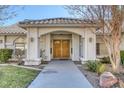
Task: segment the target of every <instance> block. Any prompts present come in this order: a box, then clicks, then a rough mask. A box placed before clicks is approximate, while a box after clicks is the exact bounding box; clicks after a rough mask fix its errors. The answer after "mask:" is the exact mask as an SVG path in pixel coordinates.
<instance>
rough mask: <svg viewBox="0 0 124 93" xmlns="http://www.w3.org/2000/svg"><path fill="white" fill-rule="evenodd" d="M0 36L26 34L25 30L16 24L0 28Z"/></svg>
mask: <svg viewBox="0 0 124 93" xmlns="http://www.w3.org/2000/svg"><path fill="white" fill-rule="evenodd" d="M0 34H26V30H24V29H23V28H21V27H19V26H17V25H16V24H14V25H11V26H6V27H0Z"/></svg>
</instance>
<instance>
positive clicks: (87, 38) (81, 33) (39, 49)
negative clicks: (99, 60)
mask: <svg viewBox="0 0 124 93" xmlns="http://www.w3.org/2000/svg"><path fill="white" fill-rule="evenodd" d="M93 30H95V29H93ZM52 59H71V60H72V61H82V62H84V61H87V60H95V59H96V35H95V34H94V33H93V32H91V30H88V28H83V29H82V28H70V27H69V28H67V27H65V28H64V27H54V28H53V27H52V28H38V27H35V28H27V56H26V59H25V65H39V64H40V63H41V60H44V61H51V60H52Z"/></svg>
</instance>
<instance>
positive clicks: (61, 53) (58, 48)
mask: <svg viewBox="0 0 124 93" xmlns="http://www.w3.org/2000/svg"><path fill="white" fill-rule="evenodd" d="M53 57H54V58H56V59H68V58H69V57H70V40H53Z"/></svg>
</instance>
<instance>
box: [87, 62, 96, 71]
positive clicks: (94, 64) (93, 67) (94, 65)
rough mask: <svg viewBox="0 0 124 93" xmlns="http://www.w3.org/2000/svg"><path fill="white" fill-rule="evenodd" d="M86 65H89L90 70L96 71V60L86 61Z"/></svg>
mask: <svg viewBox="0 0 124 93" xmlns="http://www.w3.org/2000/svg"><path fill="white" fill-rule="evenodd" d="M86 66H87V67H88V70H90V71H92V72H96V62H95V61H88V62H87V63H86Z"/></svg>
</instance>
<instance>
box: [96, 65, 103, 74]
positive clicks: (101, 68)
mask: <svg viewBox="0 0 124 93" xmlns="http://www.w3.org/2000/svg"><path fill="white" fill-rule="evenodd" d="M104 71H105V64H102V63H101V64H99V65H97V68H96V72H97V73H98V74H102V73H103V72H104Z"/></svg>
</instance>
